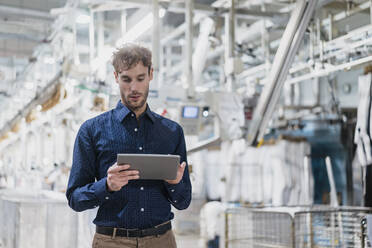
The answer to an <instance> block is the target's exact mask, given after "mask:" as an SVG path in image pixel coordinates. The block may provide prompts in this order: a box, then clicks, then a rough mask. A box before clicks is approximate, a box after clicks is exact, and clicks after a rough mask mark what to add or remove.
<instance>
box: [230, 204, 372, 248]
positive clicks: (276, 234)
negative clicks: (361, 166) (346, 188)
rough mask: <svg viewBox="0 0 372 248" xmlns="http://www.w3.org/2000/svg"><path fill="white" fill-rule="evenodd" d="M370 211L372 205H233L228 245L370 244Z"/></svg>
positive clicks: (309, 247) (304, 247)
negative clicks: (332, 206) (368, 240)
mask: <svg viewBox="0 0 372 248" xmlns="http://www.w3.org/2000/svg"><path fill="white" fill-rule="evenodd" d="M287 210H288V211H287ZM369 213H372V208H360V207H340V208H331V207H328V206H327V207H326V206H321V207H320V206H318V207H312V208H303V209H299V208H297V209H296V208H290V207H288V208H281V209H279V210H273V209H255V208H232V209H228V210H226V214H225V224H226V228H225V247H226V248H240V247H254V248H256V247H257V248H264V247H265V248H266V247H267V248H269V247H270V248H273V247H275V248H282V247H293V248H294V247H296V248H313V247H314V248H321V247H335V248H349V247H350V248H351V247H362V248H364V247H370V246H369V243H368V242H367V235H366V219H365V218H364V216H365V215H366V214H369Z"/></svg>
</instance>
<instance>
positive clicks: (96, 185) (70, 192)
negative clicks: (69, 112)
mask: <svg viewBox="0 0 372 248" xmlns="http://www.w3.org/2000/svg"><path fill="white" fill-rule="evenodd" d="M96 157H97V156H96V153H95V150H94V145H93V142H92V137H91V135H90V133H89V125H88V122H85V123H84V124H83V125H82V126H81V127H80V129H79V132H78V134H77V136H76V140H75V145H74V152H73V161H72V167H71V172H70V177H69V181H68V186H67V190H66V197H67V200H68V204H69V206H70V207H71V208H72V209H74V210H75V211H83V210H86V209H91V208H95V207H98V206H99V205H101V204H102V203H103V202H104V201H106V200H109V198H110V193H109V192H108V191H107V188H106V177H104V178H101V179H100V180H98V181H96V176H95V175H96V174H97V173H96Z"/></svg>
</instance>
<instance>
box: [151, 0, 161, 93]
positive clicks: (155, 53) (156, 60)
mask: <svg viewBox="0 0 372 248" xmlns="http://www.w3.org/2000/svg"><path fill="white" fill-rule="evenodd" d="M152 18H153V26H152V62H153V64H152V67H153V68H154V79H153V83H152V84H151V85H152V88H153V89H156V88H158V87H160V83H161V82H159V64H160V18H159V0H152Z"/></svg>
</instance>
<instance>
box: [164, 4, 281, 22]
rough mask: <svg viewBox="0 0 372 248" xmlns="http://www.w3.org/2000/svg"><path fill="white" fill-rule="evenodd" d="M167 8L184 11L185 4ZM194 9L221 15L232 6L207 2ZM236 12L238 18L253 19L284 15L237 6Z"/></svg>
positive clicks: (206, 13) (172, 5) (171, 5)
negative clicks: (226, 6)
mask: <svg viewBox="0 0 372 248" xmlns="http://www.w3.org/2000/svg"><path fill="white" fill-rule="evenodd" d="M167 10H168V11H171V12H176V13H183V12H184V11H185V4H184V3H171V4H169V5H168V6H167ZM194 11H195V12H196V13H202V14H205V15H221V14H225V13H228V12H229V11H230V8H224V7H218V8H216V7H211V6H209V5H206V4H197V3H195V7H194ZM235 14H236V16H237V17H238V18H240V17H243V18H246V17H252V19H260V18H272V17H274V16H276V15H282V13H280V12H263V11H256V10H250V9H246V8H235Z"/></svg>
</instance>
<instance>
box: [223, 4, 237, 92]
mask: <svg viewBox="0 0 372 248" xmlns="http://www.w3.org/2000/svg"><path fill="white" fill-rule="evenodd" d="M225 41H226V44H225V47H226V49H225V64H230V66H231V67H232V68H230V69H229V71H226V70H225V75H226V89H227V91H228V92H232V91H233V90H234V89H235V65H234V64H235V61H234V59H235V53H234V48H235V0H231V7H230V10H229V14H228V15H225Z"/></svg>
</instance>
